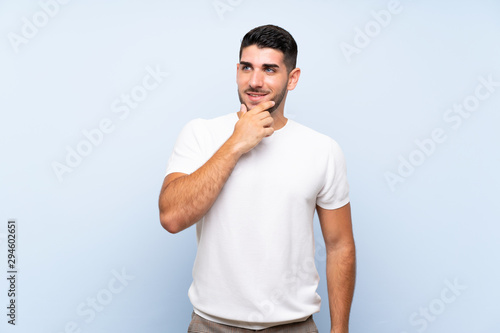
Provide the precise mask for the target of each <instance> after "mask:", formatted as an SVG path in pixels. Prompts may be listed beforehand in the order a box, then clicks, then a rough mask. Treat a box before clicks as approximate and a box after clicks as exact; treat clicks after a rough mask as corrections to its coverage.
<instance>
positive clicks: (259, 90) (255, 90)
mask: <svg viewBox="0 0 500 333" xmlns="http://www.w3.org/2000/svg"><path fill="white" fill-rule="evenodd" d="M244 93H245V94H252V93H256V94H269V91H268V90H261V89H246V90H245V91H244Z"/></svg>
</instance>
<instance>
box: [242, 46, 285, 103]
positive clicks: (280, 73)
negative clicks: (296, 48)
mask: <svg viewBox="0 0 500 333" xmlns="http://www.w3.org/2000/svg"><path fill="white" fill-rule="evenodd" d="M283 60H284V55H283V52H281V51H279V50H275V49H271V48H262V49H260V48H258V47H257V45H250V46H248V47H245V48H244V49H243V51H242V53H241V59H240V63H239V64H238V66H237V69H238V70H237V75H236V82H237V84H238V97H239V98H240V103H242V104H245V105H246V107H247V109H248V110H250V109H252V108H254V107H255V106H256V105H257V104H259V103H262V102H264V101H274V102H275V104H274V106H273V107H272V108H271V109H269V110H268V111H269V112H273V111H274V110H276V109H278V108H279V107H280V106H281V108H283V107H284V106H282V105H281V104H282V102H284V99H285V96H286V93H287V91H288V89H287V85H288V72H287V70H286V67H285V63H284V62H283ZM283 104H284V103H283Z"/></svg>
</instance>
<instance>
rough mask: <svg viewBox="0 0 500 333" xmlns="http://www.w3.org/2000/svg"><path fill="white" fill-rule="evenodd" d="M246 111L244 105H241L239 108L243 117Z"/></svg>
mask: <svg viewBox="0 0 500 333" xmlns="http://www.w3.org/2000/svg"><path fill="white" fill-rule="evenodd" d="M247 111H248V110H247V106H246V105H245V104H241V106H240V112H241V114H242V115H243V114H245V113H247Z"/></svg>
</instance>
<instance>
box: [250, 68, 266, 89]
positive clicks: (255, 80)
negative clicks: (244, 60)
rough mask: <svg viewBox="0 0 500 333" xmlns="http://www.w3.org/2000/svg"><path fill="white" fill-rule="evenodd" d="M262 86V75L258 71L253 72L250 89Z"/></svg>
mask: <svg viewBox="0 0 500 333" xmlns="http://www.w3.org/2000/svg"><path fill="white" fill-rule="evenodd" d="M263 84H264V73H262V72H261V71H259V70H256V71H253V73H252V77H251V78H250V87H252V88H261V87H262V85H263Z"/></svg>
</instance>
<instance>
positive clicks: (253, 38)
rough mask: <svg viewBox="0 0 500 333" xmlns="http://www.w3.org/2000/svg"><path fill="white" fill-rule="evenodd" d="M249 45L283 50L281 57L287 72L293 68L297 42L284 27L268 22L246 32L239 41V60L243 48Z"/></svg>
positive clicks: (295, 61)
mask: <svg viewBox="0 0 500 333" xmlns="http://www.w3.org/2000/svg"><path fill="white" fill-rule="evenodd" d="M251 45H257V47H258V48H260V49H262V48H265V47H269V48H271V49H275V50H279V51H281V52H283V59H284V62H285V66H286V68H287V71H288V73H290V72H291V71H292V69H294V68H295V65H296V63H297V52H298V50H297V43H296V42H295V39H293V37H292V35H290V33H289V32H288V31H286V30H285V29H283V28H280V27H278V26H275V25H271V24H268V25H263V26H260V27H257V28H253V29H252V30H250V31H249V32H247V34H246V35H245V37H243V40H242V41H241V46H240V60H241V53H242V52H243V49H244V48H245V47H247V46H251Z"/></svg>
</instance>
